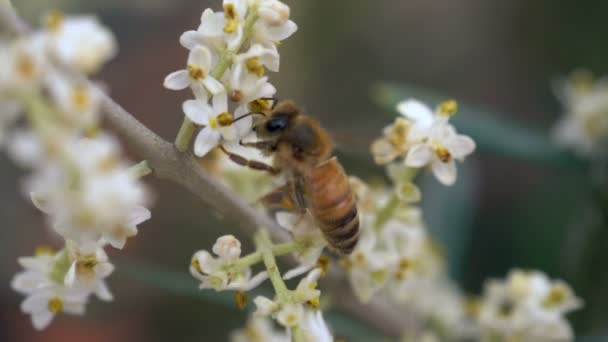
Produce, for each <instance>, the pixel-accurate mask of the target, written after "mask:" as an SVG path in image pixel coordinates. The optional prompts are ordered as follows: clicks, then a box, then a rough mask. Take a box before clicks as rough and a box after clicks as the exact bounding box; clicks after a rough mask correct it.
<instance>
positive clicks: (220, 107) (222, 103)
mask: <svg viewBox="0 0 608 342" xmlns="http://www.w3.org/2000/svg"><path fill="white" fill-rule="evenodd" d="M211 105H212V106H213V113H214V114H215V115H217V114H220V113H224V112H227V111H228V94H226V92H221V93H219V94H217V95H215V96H213V98H212V99H211Z"/></svg>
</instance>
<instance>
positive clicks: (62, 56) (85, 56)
mask: <svg viewBox="0 0 608 342" xmlns="http://www.w3.org/2000/svg"><path fill="white" fill-rule="evenodd" d="M61 16H62V15H61V14H60V13H51V14H49V15H48V17H47V31H48V32H49V44H50V47H49V48H50V50H51V52H52V53H53V54H54V55H55V56H56V57H57V58H58V59H59V60H60V61H62V62H63V63H65V64H68V65H70V66H72V67H74V68H76V69H77V70H79V71H81V72H84V73H87V74H91V73H95V72H97V71H98V70H99V69H100V68H101V67H102V66H103V64H104V63H106V62H108V61H109V60H110V59H112V58H113V57H114V56H115V55H116V53H117V51H118V48H117V44H116V39H115V38H114V35H113V34H112V32H111V31H110V30H108V29H107V28H106V27H104V26H103V25H102V24H101V23H100V22H99V21H98V20H97V18H96V17H93V16H81V17H68V18H65V19H63V18H62V17H61Z"/></svg>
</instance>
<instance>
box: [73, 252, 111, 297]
mask: <svg viewBox="0 0 608 342" xmlns="http://www.w3.org/2000/svg"><path fill="white" fill-rule="evenodd" d="M66 250H67V253H68V255H69V259H70V260H71V261H72V263H71V264H70V268H69V269H68V271H67V273H66V275H65V277H64V284H65V286H67V287H69V288H82V289H90V290H92V291H93V292H95V294H96V295H97V296H98V297H99V298H100V299H102V300H105V301H110V300H112V298H113V296H112V294H111V293H110V291H109V289H108V287H107V285H106V283H105V280H104V279H105V278H107V277H108V276H109V275H110V274H111V273H112V272H113V271H114V265H112V263H110V261H109V259H108V255H107V254H106V252H105V251H104V250H103V245H102V244H100V243H87V244H83V245H78V244H76V243H75V242H74V241H71V240H68V241H66Z"/></svg>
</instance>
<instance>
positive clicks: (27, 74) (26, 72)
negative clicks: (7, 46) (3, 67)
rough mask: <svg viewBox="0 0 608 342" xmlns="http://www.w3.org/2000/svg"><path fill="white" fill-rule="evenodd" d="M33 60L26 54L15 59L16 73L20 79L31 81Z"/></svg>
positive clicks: (33, 67) (33, 66)
mask: <svg viewBox="0 0 608 342" xmlns="http://www.w3.org/2000/svg"><path fill="white" fill-rule="evenodd" d="M34 70H35V65H34V60H33V58H32V57H31V56H29V55H27V54H21V55H20V56H18V58H17V73H18V74H19V76H21V78H24V79H26V80H29V79H32V78H33V77H34Z"/></svg>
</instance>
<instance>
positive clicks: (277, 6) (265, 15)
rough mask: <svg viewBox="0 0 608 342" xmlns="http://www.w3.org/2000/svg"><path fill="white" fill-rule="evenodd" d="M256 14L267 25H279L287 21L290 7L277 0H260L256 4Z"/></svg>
mask: <svg viewBox="0 0 608 342" xmlns="http://www.w3.org/2000/svg"><path fill="white" fill-rule="evenodd" d="M258 15H259V16H260V20H262V21H264V22H265V23H266V24H268V25H269V26H281V25H285V24H287V22H288V21H289V16H290V9H289V6H287V5H285V4H284V3H282V2H280V1H277V0H262V1H259V4H258Z"/></svg>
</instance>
